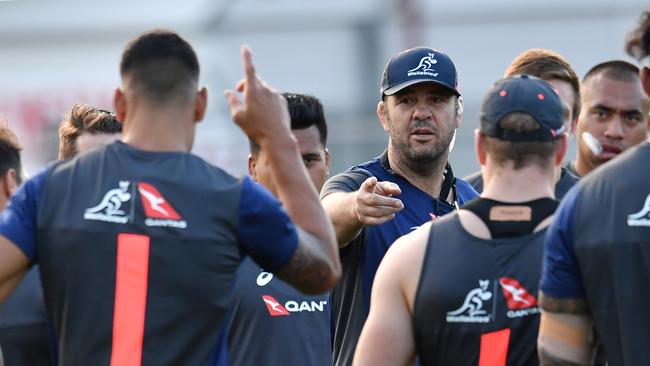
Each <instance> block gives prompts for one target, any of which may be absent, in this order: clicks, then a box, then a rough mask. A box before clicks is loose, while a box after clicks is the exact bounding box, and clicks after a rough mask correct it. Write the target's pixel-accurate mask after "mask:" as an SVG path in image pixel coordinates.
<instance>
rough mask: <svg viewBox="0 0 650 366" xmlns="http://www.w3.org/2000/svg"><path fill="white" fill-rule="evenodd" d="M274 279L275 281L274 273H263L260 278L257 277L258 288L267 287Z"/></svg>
mask: <svg viewBox="0 0 650 366" xmlns="http://www.w3.org/2000/svg"><path fill="white" fill-rule="evenodd" d="M272 279H273V273H271V272H264V271H262V273H260V274H259V276H257V281H256V282H257V286H260V287H262V286H266V285H268V284H269V282H271V280H272Z"/></svg>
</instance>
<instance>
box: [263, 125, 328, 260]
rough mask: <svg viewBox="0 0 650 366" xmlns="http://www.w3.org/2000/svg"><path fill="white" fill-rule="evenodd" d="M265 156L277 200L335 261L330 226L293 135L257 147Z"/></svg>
mask: <svg viewBox="0 0 650 366" xmlns="http://www.w3.org/2000/svg"><path fill="white" fill-rule="evenodd" d="M261 148H262V149H264V151H265V154H266V156H267V159H268V162H269V167H270V169H271V172H272V175H273V179H274V180H275V183H276V184H275V186H276V191H277V195H278V199H279V200H280V201H281V202H282V204H283V206H284V207H285V209H286V210H287V213H288V214H289V216H290V217H291V220H292V221H293V223H294V224H296V225H297V226H298V227H300V228H301V229H302V230H304V231H305V232H307V233H309V234H311V235H313V236H314V237H315V238H317V239H318V240H320V241H321V242H324V243H327V245H324V246H322V247H323V250H325V254H326V255H327V257H328V258H330V260H331V259H332V258H338V251H337V248H336V245H335V244H334V243H335V237H334V230H333V228H332V223H331V222H330V220H329V218H328V217H327V215H326V214H325V212H324V211H323V206H322V205H321V203H320V201H319V199H318V193H317V192H316V189H315V188H314V185H313V183H312V182H311V180H310V179H309V176H308V174H307V170H306V169H305V166H304V163H303V161H302V158H301V156H300V153H299V151H298V147H297V144H296V141H295V139H294V138H293V135H291V136H290V138H286V139H282V140H279V139H278V140H276V141H273V142H267V143H266V144H264V145H261Z"/></svg>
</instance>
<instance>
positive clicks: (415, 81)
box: [384, 79, 460, 96]
mask: <svg viewBox="0 0 650 366" xmlns="http://www.w3.org/2000/svg"><path fill="white" fill-rule="evenodd" d="M420 83H432V84H438V85H442V86H444V87H445V88H447V89H449V90H450V91H451V92H452V93H454V94H456V95H457V96H460V93H459V92H458V90H456V89H454V88H450V87H449V85H447V84H445V83H441V82H439V81H436V80H431V79H413V80H409V81H405V82H403V83H401V84H397V85H394V86H392V87H390V88H388V89H386V90H384V95H393V94H395V93H397V92H398V91H400V90H402V89H404V88H406V87H407V86H411V85H414V84H420Z"/></svg>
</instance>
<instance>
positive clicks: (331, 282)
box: [296, 258, 341, 295]
mask: <svg viewBox="0 0 650 366" xmlns="http://www.w3.org/2000/svg"><path fill="white" fill-rule="evenodd" d="M317 272H318V273H320V275H319V276H317V277H318V278H317V279H316V278H314V280H310V281H305V282H303V283H302V286H300V285H298V286H296V287H297V289H298V290H299V291H300V292H302V293H304V294H305V295H320V294H323V293H326V292H328V291H330V290H332V289H333V288H334V286H336V284H337V283H338V281H339V279H340V278H341V263H340V262H339V260H338V258H336V260H334V261H332V263H328V264H327V265H324V266H323V267H322V268H321V269H320V270H318V271H317Z"/></svg>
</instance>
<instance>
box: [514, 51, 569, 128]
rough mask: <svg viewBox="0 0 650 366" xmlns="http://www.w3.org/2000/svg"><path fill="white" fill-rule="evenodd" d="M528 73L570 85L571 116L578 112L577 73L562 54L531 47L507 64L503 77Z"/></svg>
mask: <svg viewBox="0 0 650 366" xmlns="http://www.w3.org/2000/svg"><path fill="white" fill-rule="evenodd" d="M517 74H528V75H532V76H536V77H538V78H540V79H542V80H545V81H548V80H551V79H558V80H562V81H566V82H567V83H569V85H571V89H573V92H574V94H575V98H574V99H575V100H574V101H573V106H571V107H572V111H573V117H574V118H576V117H577V116H578V115H579V114H580V79H579V78H578V74H576V72H575V70H573V68H572V67H571V64H569V61H567V60H566V59H565V58H564V57H563V56H562V55H560V54H559V53H557V52H554V51H551V50H547V49H542V48H533V49H530V50H526V51H524V52H522V53H520V54H519V55H518V56H517V57H515V59H514V60H512V62H511V63H510V66H508V69H507V70H506V73H505V75H504V77H508V76H513V75H517Z"/></svg>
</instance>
